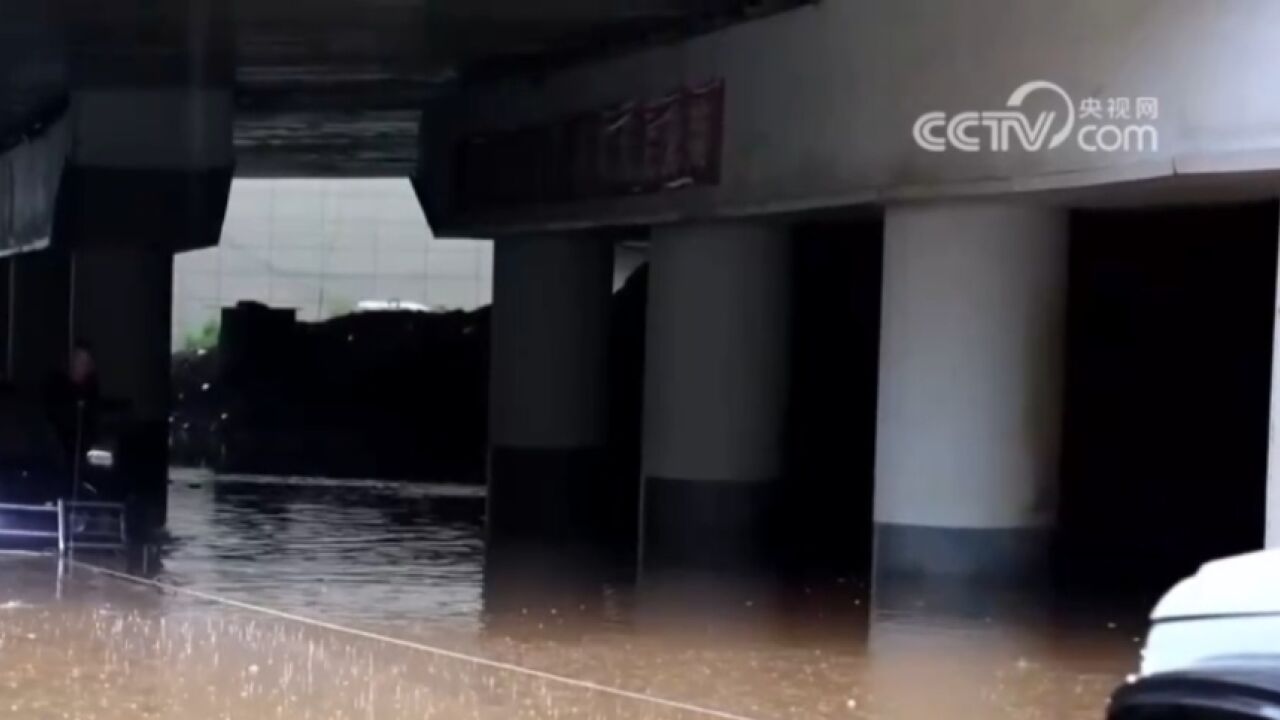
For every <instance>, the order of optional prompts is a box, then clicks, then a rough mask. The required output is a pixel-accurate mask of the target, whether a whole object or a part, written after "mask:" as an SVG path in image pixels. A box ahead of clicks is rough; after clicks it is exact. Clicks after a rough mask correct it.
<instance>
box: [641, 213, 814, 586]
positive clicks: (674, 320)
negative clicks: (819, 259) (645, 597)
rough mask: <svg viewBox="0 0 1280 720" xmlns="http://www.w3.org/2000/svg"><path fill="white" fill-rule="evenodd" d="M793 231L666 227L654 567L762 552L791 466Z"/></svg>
mask: <svg viewBox="0 0 1280 720" xmlns="http://www.w3.org/2000/svg"><path fill="white" fill-rule="evenodd" d="M787 240H788V238H787V234H786V230H785V228H782V227H775V226H771V225H768V224H766V223H763V222H745V221H744V222H713V223H706V224H693V225H675V226H668V227H659V228H655V229H654V231H653V238H652V247H651V250H650V263H651V265H650V276H649V277H650V279H649V311H648V342H647V350H646V365H645V423H644V462H643V464H644V489H643V494H642V505H643V510H642V512H643V514H644V517H643V540H642V543H643V544H642V555H643V562H644V564H645V569H646V570H649V569H672V568H677V569H685V568H688V569H694V570H707V569H710V570H715V569H720V568H735V569H736V568H737V567H739V566H749V565H752V564H755V563H756V562H757V561H758V560H760V559H761V557H760V553H761V551H762V550H763V549H765V547H766V545H765V543H766V541H767V539H768V538H767V535H768V532H769V527H768V517H769V513H768V510H769V506H770V505H771V494H772V492H773V489H774V486H775V481H776V480H777V479H778V477H779V475H781V473H782V466H783V433H784V426H785V417H784V414H785V405H786V398H787V374H788V363H787V360H788V355H789V350H790V348H789V335H788V324H789V323H788V320H789V318H788V312H789V300H790V284H789V279H790V278H789V265H790V263H789V245H788V242H787Z"/></svg>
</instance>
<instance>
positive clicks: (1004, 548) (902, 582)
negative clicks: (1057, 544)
mask: <svg viewBox="0 0 1280 720" xmlns="http://www.w3.org/2000/svg"><path fill="white" fill-rule="evenodd" d="M1051 542H1052V531H1051V530H1049V529H1047V528H1013V529H1004V528H1002V529H990V530H986V529H972V528H942V527H928V526H920V525H896V524H888V523H877V524H876V526H875V557H874V577H873V579H872V588H873V594H874V596H875V605H876V607H877V609H881V610H901V611H905V612H920V611H922V610H928V611H933V612H940V613H944V614H948V615H954V616H962V617H986V616H990V614H991V613H992V612H993V611H1000V610H1002V609H1012V608H1015V607H1017V606H1020V605H1023V604H1025V603H1026V602H1027V601H1028V599H1030V598H1034V597H1038V596H1039V595H1040V594H1041V593H1043V592H1044V591H1045V590H1046V589H1047V587H1048V583H1049V579H1050V564H1049V560H1050V558H1049V549H1050V546H1051Z"/></svg>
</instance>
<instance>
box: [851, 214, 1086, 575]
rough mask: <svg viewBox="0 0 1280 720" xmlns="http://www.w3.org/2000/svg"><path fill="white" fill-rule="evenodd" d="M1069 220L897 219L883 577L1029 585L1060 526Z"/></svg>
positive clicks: (888, 311) (887, 330) (887, 377)
mask: <svg viewBox="0 0 1280 720" xmlns="http://www.w3.org/2000/svg"><path fill="white" fill-rule="evenodd" d="M1067 240H1068V228H1067V217H1066V214H1065V213H1064V212H1061V211H1058V210H1054V209H1046V208H1039V207H1032V206H1023V205H995V204H936V205H903V206H898V207H892V208H890V209H889V210H888V211H887V214H886V218H885V251H884V254H885V259H884V302H883V310H882V326H881V341H880V395H879V409H878V429H877V439H876V491H875V523H876V551H875V565H876V567H875V569H876V573H877V575H878V576H906V577H926V578H927V577H979V578H993V579H996V578H1004V577H1012V576H1022V575H1024V574H1027V573H1033V572H1035V571H1036V570H1038V569H1042V567H1043V561H1044V560H1045V559H1046V557H1045V554H1046V551H1047V548H1048V541H1049V534H1050V532H1051V529H1052V527H1053V524H1054V522H1055V515H1056V496H1057V474H1058V467H1059V445H1060V435H1061V427H1062V377H1063V358H1064V332H1065V318H1066V283H1067Z"/></svg>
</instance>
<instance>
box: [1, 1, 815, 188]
mask: <svg viewBox="0 0 1280 720" xmlns="http://www.w3.org/2000/svg"><path fill="white" fill-rule="evenodd" d="M795 2H796V0H113V1H111V2H105V1H104V0H0V70H2V72H0V132H3V130H4V129H5V128H9V127H15V126H21V124H22V123H23V122H24V119H25V118H26V117H28V116H29V115H30V114H31V113H32V108H33V107H36V106H39V105H40V104H41V103H42V102H48V101H49V98H51V97H57V96H58V95H59V94H62V95H65V92H66V87H67V86H68V83H70V82H74V81H72V80H68V78H69V77H80V76H90V75H94V74H97V73H106V72H116V71H118V69H119V67H120V66H121V63H124V64H126V65H132V66H133V67H132V68H130V70H131V71H138V70H141V71H143V72H148V71H149V70H148V69H147V68H152V69H154V68H167V67H170V66H174V65H183V64H185V65H186V66H188V68H189V70H190V72H191V73H192V75H193V76H217V75H218V74H219V73H221V72H224V70H221V69H219V68H214V67H190V66H191V65H192V58H193V57H203V58H205V59H204V60H200V61H198V62H199V63H204V64H209V65H213V64H222V63H224V62H225V64H226V66H227V69H226V70H225V72H229V73H231V74H232V75H233V77H234V81H235V87H236V95H237V107H238V113H237V126H236V144H237V150H238V162H239V172H240V173H241V174H245V175H396V174H405V173H407V172H408V171H409V170H410V169H412V166H413V163H414V161H415V156H416V147H417V142H416V134H417V116H418V110H419V108H420V107H421V103H422V99H423V97H424V95H425V94H426V93H428V92H439V91H441V90H442V89H445V88H447V87H448V85H449V84H450V83H456V82H468V81H470V80H472V79H474V78H477V77H485V76H492V75H495V74H502V73H508V72H522V71H527V70H529V69H531V68H537V67H540V66H542V65H546V64H556V63H561V62H567V61H571V60H572V59H576V58H580V57H589V56H592V55H596V54H602V53H609V52H619V51H620V50H622V49H626V48H628V47H635V46H637V45H638V44H643V43H645V42H652V41H656V40H661V39H665V38H669V37H672V36H678V35H680V34H684V33H689V32H696V31H699V30H701V29H704V28H706V27H710V26H713V25H716V24H719V23H723V22H727V21H732V20H734V19H737V18H742V17H747V16H750V15H753V14H755V13H759V12H764V11H767V10H770V9H772V8H773V7H774V6H775V5H778V4H794V3H795ZM210 27H212V28H214V30H213V32H208V31H207V28H210ZM195 37H198V38H199V40H198V41H197V42H198V43H199V44H200V45H201V48H202V49H201V52H204V53H206V54H204V55H196V54H193V52H192V43H193V38H195ZM64 38H65V39H66V41H65V42H64ZM67 47H71V48H72V52H71V53H70V54H69V55H68V53H67V52H66V48H67ZM68 57H70V58H72V59H71V60H68ZM68 67H70V68H71V69H70V70H68Z"/></svg>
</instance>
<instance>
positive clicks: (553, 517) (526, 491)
mask: <svg viewBox="0 0 1280 720" xmlns="http://www.w3.org/2000/svg"><path fill="white" fill-rule="evenodd" d="M609 480H610V479H609V477H608V455H607V452H606V451H605V449H604V448H521V447H503V446H497V447H494V448H492V449H491V450H490V456H489V505H488V535H489V542H490V543H491V544H503V545H517V546H521V545H523V546H529V547H543V548H554V547H561V548H564V547H572V546H578V545H593V544H595V543H597V542H598V541H601V539H602V538H603V537H604V536H605V533H606V532H607V530H608V527H609V521H610V518H609V514H608V511H607V507H608V505H609V504H608V496H609V489H610V487H611V486H612V483H610V482H609Z"/></svg>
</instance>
